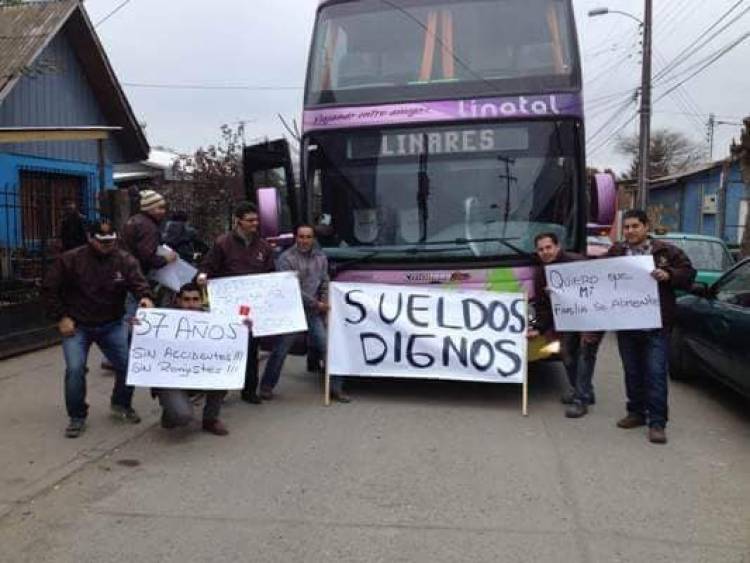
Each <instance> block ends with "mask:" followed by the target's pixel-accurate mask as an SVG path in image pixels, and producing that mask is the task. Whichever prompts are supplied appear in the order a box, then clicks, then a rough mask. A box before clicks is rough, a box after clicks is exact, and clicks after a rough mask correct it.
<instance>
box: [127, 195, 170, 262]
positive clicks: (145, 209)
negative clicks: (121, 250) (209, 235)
mask: <svg viewBox="0 0 750 563" xmlns="http://www.w3.org/2000/svg"><path fill="white" fill-rule="evenodd" d="M140 198H141V210H140V211H139V212H138V213H136V214H135V215H133V216H132V217H131V218H130V219H128V222H127V223H125V229H124V232H123V237H122V238H123V241H124V243H125V248H126V250H128V251H129V252H130V253H131V254H132V255H133V256H135V257H136V259H137V260H138V263H139V264H140V265H141V271H143V275H144V276H146V277H148V275H149V274H150V273H151V272H152V271H153V270H158V269H159V268H163V267H164V266H166V265H167V264H168V263H170V262H174V261H175V260H177V254H176V253H175V252H169V253H167V255H166V256H161V255H159V254H157V252H156V251H157V249H158V248H159V244H161V229H160V228H159V225H160V224H161V222H162V221H164V217H165V216H166V215H167V202H166V201H165V200H164V197H163V196H162V195H161V194H158V193H157V192H155V191H153V190H143V191H142V192H141V193H140Z"/></svg>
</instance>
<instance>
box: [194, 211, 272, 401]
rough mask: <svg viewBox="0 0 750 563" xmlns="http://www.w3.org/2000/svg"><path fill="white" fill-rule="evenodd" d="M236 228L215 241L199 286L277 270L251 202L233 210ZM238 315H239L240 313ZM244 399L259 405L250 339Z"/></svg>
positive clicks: (254, 352) (253, 344) (254, 344)
mask: <svg viewBox="0 0 750 563" xmlns="http://www.w3.org/2000/svg"><path fill="white" fill-rule="evenodd" d="M234 222H235V226H234V228H233V229H232V230H231V231H229V232H227V233H224V234H223V235H221V236H220V237H219V238H217V239H216V241H215V242H214V245H213V247H212V248H211V250H209V251H208V254H206V256H205V258H204V259H203V262H202V263H201V268H200V271H201V273H200V274H199V275H198V280H197V281H198V283H199V284H200V285H205V284H206V282H207V280H208V278H223V277H229V276H245V275H248V274H267V273H270V272H273V271H275V270H276V267H275V265H274V261H273V248H272V247H271V245H270V244H268V243H267V242H266V241H265V240H263V239H262V238H261V237H260V235H259V234H258V226H259V218H258V210H257V209H256V207H255V206H254V205H253V204H252V203H250V202H247V201H246V202H242V203H240V204H238V205H237V207H236V208H235V210H234ZM238 314H239V312H238ZM241 396H242V400H243V401H246V402H248V403H254V404H260V403H261V402H262V400H261V398H260V396H259V395H258V341H257V340H256V339H255V338H253V337H252V335H251V336H250V342H249V343H248V353H247V368H246V371H245V387H244V389H243V390H242V395H241Z"/></svg>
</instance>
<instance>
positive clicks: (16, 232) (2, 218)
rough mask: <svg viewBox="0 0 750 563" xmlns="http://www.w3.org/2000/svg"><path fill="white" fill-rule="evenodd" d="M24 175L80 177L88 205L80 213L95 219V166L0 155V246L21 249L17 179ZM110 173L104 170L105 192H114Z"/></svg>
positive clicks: (96, 169)
mask: <svg viewBox="0 0 750 563" xmlns="http://www.w3.org/2000/svg"><path fill="white" fill-rule="evenodd" d="M23 171H29V172H44V173H50V174H65V175H71V176H78V177H81V178H82V179H83V185H84V189H85V193H84V194H82V195H83V201H84V202H88V205H86V206H85V208H84V209H82V212H84V213H85V214H86V215H87V217H88V218H89V219H94V218H96V216H97V208H96V206H95V205H94V203H95V202H97V201H98V195H99V192H100V188H99V169H98V167H97V165H96V164H92V163H87V162H72V161H67V160H55V159H49V158H38V157H33V156H22V155H17V154H9V153H0V246H5V247H8V248H16V247H19V246H21V241H22V224H21V221H22V219H21V217H22V214H21V205H20V201H21V199H20V182H21V179H20V178H21V172H23ZM112 173H113V170H112V166H110V165H108V166H106V167H105V186H106V189H114V181H113V177H112Z"/></svg>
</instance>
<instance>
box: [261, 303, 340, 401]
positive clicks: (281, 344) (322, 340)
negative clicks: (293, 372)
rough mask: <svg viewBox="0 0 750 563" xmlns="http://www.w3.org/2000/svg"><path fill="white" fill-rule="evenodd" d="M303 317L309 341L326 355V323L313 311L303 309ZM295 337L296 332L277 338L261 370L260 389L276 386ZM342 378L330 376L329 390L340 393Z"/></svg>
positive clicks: (322, 354)
mask: <svg viewBox="0 0 750 563" xmlns="http://www.w3.org/2000/svg"><path fill="white" fill-rule="evenodd" d="M305 318H306V319H307V330H308V336H309V340H310V343H311V344H312V346H313V347H314V348H315V349H316V350H318V352H319V353H320V355H321V356H322V357H323V358H325V357H326V339H327V333H326V325H325V323H323V317H321V316H320V315H319V314H317V313H315V312H313V311H307V310H305ZM296 338H297V335H296V334H284V335H283V336H281V337H280V338H279V341H278V342H277V344H276V346H275V347H274V349H273V351H272V352H271V355H270V356H269V358H268V362H267V363H266V369H265V370H264V371H263V379H262V380H261V382H260V387H261V389H268V390H271V389H273V388H274V387H276V384H277V383H278V382H279V377H281V368H282V367H284V360H285V359H286V356H287V354H288V353H289V350H291V348H292V345H293V344H294V340H295V339H296ZM342 384H343V379H342V378H341V377H336V376H332V377H331V392H332V393H340V392H341V389H342Z"/></svg>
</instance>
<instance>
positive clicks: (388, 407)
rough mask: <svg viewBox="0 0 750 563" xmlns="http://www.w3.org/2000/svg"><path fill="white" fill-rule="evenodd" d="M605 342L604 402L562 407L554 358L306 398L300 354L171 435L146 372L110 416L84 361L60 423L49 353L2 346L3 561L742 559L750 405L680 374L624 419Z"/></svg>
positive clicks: (746, 558)
mask: <svg viewBox="0 0 750 563" xmlns="http://www.w3.org/2000/svg"><path fill="white" fill-rule="evenodd" d="M615 353H616V349H615V346H614V342H613V341H612V340H611V339H608V340H607V341H606V343H605V346H604V348H603V350H602V355H601V357H600V363H599V365H598V369H597V375H596V383H597V385H598V393H597V399H598V401H599V403H598V404H597V405H596V407H594V410H593V412H592V413H591V414H590V415H589V416H587V417H586V418H584V419H581V420H577V421H571V420H566V419H565V418H563V408H562V406H561V405H560V404H559V402H558V395H559V392H560V389H561V382H562V377H563V374H562V371H561V370H560V369H559V368H557V367H554V366H543V367H542V368H540V369H535V370H533V371H532V384H531V391H530V396H531V400H530V416H529V417H528V418H523V417H522V416H521V415H520V389H519V388H516V387H509V386H504V387H488V386H472V385H468V386H467V385H465V384H464V385H458V384H454V383H436V382H403V381H398V382H360V383H358V384H356V385H354V386H352V387H351V394H352V396H353V398H354V399H355V402H353V403H352V404H349V405H334V406H332V407H330V408H325V407H323V406H321V401H320V394H319V391H318V385H317V382H316V381H314V379H313V378H312V377H311V376H307V375H304V374H303V372H302V367H303V364H302V362H301V361H300V360H299V359H294V360H293V361H292V362H289V363H288V365H287V368H288V369H287V373H285V377H284V379H282V383H281V389H280V391H281V396H280V397H279V398H278V399H277V400H275V401H273V402H272V403H267V404H264V405H262V406H249V405H246V404H244V403H241V402H239V401H238V399H237V397H236V394H232V396H231V397H230V399H229V401H228V403H227V405H226V406H225V411H224V414H225V416H224V419H225V421H226V423H227V425H228V427H229V428H230V430H231V434H230V436H228V437H226V438H218V437H214V436H209V435H206V434H203V433H200V432H193V431H180V432H177V433H166V432H165V431H163V430H162V429H161V428H160V427H159V426H158V424H157V421H158V414H159V411H158V409H157V408H156V403H154V402H152V401H151V400H150V398H149V397H148V394H147V393H146V392H145V391H143V390H139V391H138V393H137V401H136V406H137V407H138V408H139V409H140V411H141V412H142V413H145V414H146V415H147V416H146V417H144V422H143V423H142V424H141V425H139V426H136V427H133V426H122V425H117V424H115V423H114V422H111V421H110V420H108V419H107V417H106V415H107V411H106V409H105V406H106V405H107V401H108V393H109V389H110V385H111V377H110V376H107V375H103V374H102V373H101V372H100V370H99V369H98V367H97V366H98V358H94V359H92V360H91V361H90V366H91V367H92V371H91V374H90V376H89V397H90V400H89V402H90V404H91V405H92V414H91V417H90V426H89V430H88V431H87V432H86V434H84V436H83V437H82V438H81V439H79V440H77V441H74V440H66V439H65V438H63V437H62V429H63V426H64V423H65V417H64V409H63V406H62V396H61V371H62V367H61V354H60V351H59V349H56V348H53V349H50V350H45V351H41V352H37V353H34V354H31V355H27V356H23V357H19V358H15V359H12V360H7V361H5V362H3V363H2V364H0V459H2V471H0V545H2V551H0V560H2V561H13V562H17V561H34V562H37V561H71V562H72V561H113V562H116V561H280V562H291V561H321V562H322V561H347V562H348V561H384V562H391V561H409V562H412V561H430V562H431V561H524V562H526V561H528V562H545V561H556V562H557V561H566V562H567V561H581V562H610V561H612V562H616V561H623V562H625V561H639V560H640V561H644V560H648V561H652V562H661V561H664V562H667V561H670V562H671V561H679V562H698V561H705V562H730V563H731V562H734V563H740V562H750V478H748V475H750V411H749V410H748V404H747V403H746V402H744V401H743V400H741V399H739V398H738V397H737V396H735V395H734V394H732V393H730V392H727V391H725V390H724V389H722V388H720V387H719V386H717V385H714V384H712V383H710V382H697V383H690V384H673V385H672V387H671V405H672V418H673V421H672V425H671V426H670V427H669V438H670V443H669V444H668V445H667V446H654V445H651V444H649V443H648V442H647V440H646V437H645V431H644V430H643V429H637V430H630V431H624V430H619V429H617V428H615V426H614V422H615V420H616V418H617V417H618V416H620V415H621V414H622V412H623V400H622V395H623V391H622V383H621V379H620V372H619V362H618V360H617V357H616V354H615Z"/></svg>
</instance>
